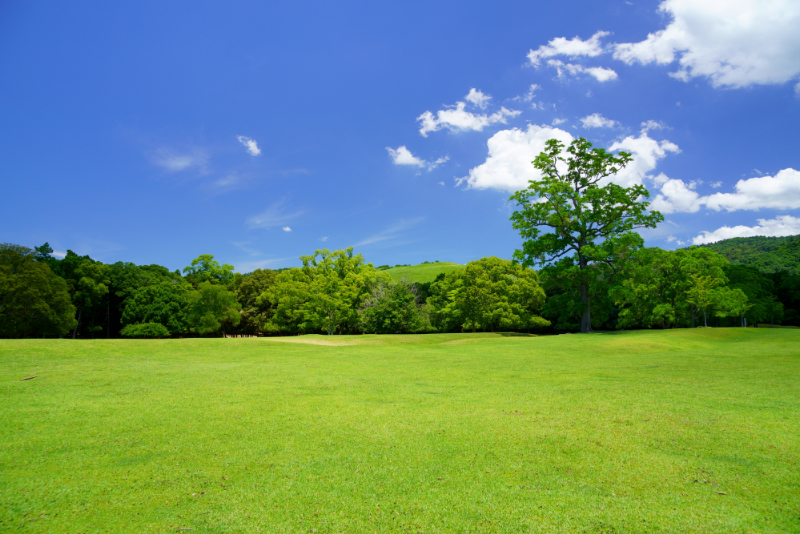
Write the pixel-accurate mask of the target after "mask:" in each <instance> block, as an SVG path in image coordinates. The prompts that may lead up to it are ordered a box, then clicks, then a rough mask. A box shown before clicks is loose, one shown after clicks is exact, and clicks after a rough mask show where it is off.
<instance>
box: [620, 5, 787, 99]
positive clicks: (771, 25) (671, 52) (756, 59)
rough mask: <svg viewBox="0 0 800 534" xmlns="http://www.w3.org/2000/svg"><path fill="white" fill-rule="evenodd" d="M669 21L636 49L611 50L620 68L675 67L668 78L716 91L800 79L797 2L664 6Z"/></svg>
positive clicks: (632, 46) (623, 46)
mask: <svg viewBox="0 0 800 534" xmlns="http://www.w3.org/2000/svg"><path fill="white" fill-rule="evenodd" d="M659 10H660V11H661V12H662V13H664V14H666V15H668V16H669V17H670V18H671V22H670V23H669V24H668V25H667V26H666V27H665V28H664V29H662V30H660V31H657V32H656V33H651V34H649V35H648V36H647V39H645V40H644V41H641V42H638V43H622V44H616V45H614V57H615V58H616V59H620V60H622V61H624V62H625V63H628V64H632V63H642V64H647V63H657V64H661V65H666V64H670V63H673V62H675V61H677V62H678V65H679V67H678V70H677V71H675V72H673V73H672V74H671V75H672V76H674V77H675V78H678V79H681V80H689V79H690V78H693V77H707V78H709V79H710V80H711V83H712V84H713V85H714V86H717V87H744V86H748V85H752V84H779V83H785V82H787V81H789V80H792V79H795V78H797V77H798V75H800V31H798V28H800V2H797V0H724V1H723V0H707V1H703V2H698V1H696V0H666V1H665V2H662V3H661V5H660V6H659Z"/></svg>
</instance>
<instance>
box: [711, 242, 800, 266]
mask: <svg viewBox="0 0 800 534" xmlns="http://www.w3.org/2000/svg"><path fill="white" fill-rule="evenodd" d="M701 246H703V247H707V248H710V249H711V250H713V251H714V252H717V253H718V254H721V255H723V256H725V258H726V259H727V260H728V261H729V262H731V263H733V264H738V265H747V266H749V267H755V268H756V269H758V270H759V271H762V272H765V273H776V272H779V271H788V272H790V273H793V274H800V235H796V236H787V237H763V236H756V237H735V238H733V239H725V240H723V241H718V242H716V243H711V244H709V245H701Z"/></svg>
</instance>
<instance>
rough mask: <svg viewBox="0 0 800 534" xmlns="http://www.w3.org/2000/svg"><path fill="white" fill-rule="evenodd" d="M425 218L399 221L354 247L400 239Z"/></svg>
mask: <svg viewBox="0 0 800 534" xmlns="http://www.w3.org/2000/svg"><path fill="white" fill-rule="evenodd" d="M424 219H425V217H417V218H415V219H407V220H402V221H399V222H397V223H395V224H393V225H392V226H390V227H388V228H386V229H385V230H383V231H381V232H378V233H377V234H374V235H372V236H370V237H368V238H366V239H364V240H362V241H359V242H358V243H356V244H355V245H354V246H356V247H360V246H363V245H371V244H373V243H379V242H381V241H388V240H390V239H396V238H398V237H400V234H401V233H402V232H404V231H406V230H410V229H411V228H413V227H414V226H416V225H418V224H419V223H420V222H422V221H423V220H424Z"/></svg>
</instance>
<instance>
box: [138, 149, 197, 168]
mask: <svg viewBox="0 0 800 534" xmlns="http://www.w3.org/2000/svg"><path fill="white" fill-rule="evenodd" d="M150 161H152V162H153V163H154V164H156V165H158V166H159V167H162V168H164V169H166V170H168V171H170V172H179V171H185V170H187V169H191V168H193V167H195V168H198V169H199V170H200V171H201V172H202V173H206V172H207V169H206V166H207V164H208V155H207V154H206V153H205V152H204V151H203V150H199V149H196V150H193V151H192V152H190V153H179V152H174V151H172V150H170V149H167V148H159V149H158V150H156V151H155V152H154V153H153V154H151V156H150Z"/></svg>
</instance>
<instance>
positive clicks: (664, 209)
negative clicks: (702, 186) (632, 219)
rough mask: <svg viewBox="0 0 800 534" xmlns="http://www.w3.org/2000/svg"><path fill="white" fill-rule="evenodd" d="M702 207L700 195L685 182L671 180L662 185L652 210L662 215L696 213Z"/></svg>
mask: <svg viewBox="0 0 800 534" xmlns="http://www.w3.org/2000/svg"><path fill="white" fill-rule="evenodd" d="M661 176H663V174H662V175H661ZM702 205H703V201H702V199H701V198H700V195H698V194H697V193H696V192H695V191H692V188H691V187H690V186H689V185H687V184H686V183H684V182H683V180H674V179H671V178H669V179H667V180H666V181H665V182H664V183H663V184H662V185H661V193H659V194H658V195H656V197H655V198H654V199H653V202H652V203H651V204H650V209H652V210H656V211H660V212H661V213H675V212H678V211H681V212H688V213H695V212H696V211H698V210H699V209H700V207H701V206H702Z"/></svg>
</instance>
